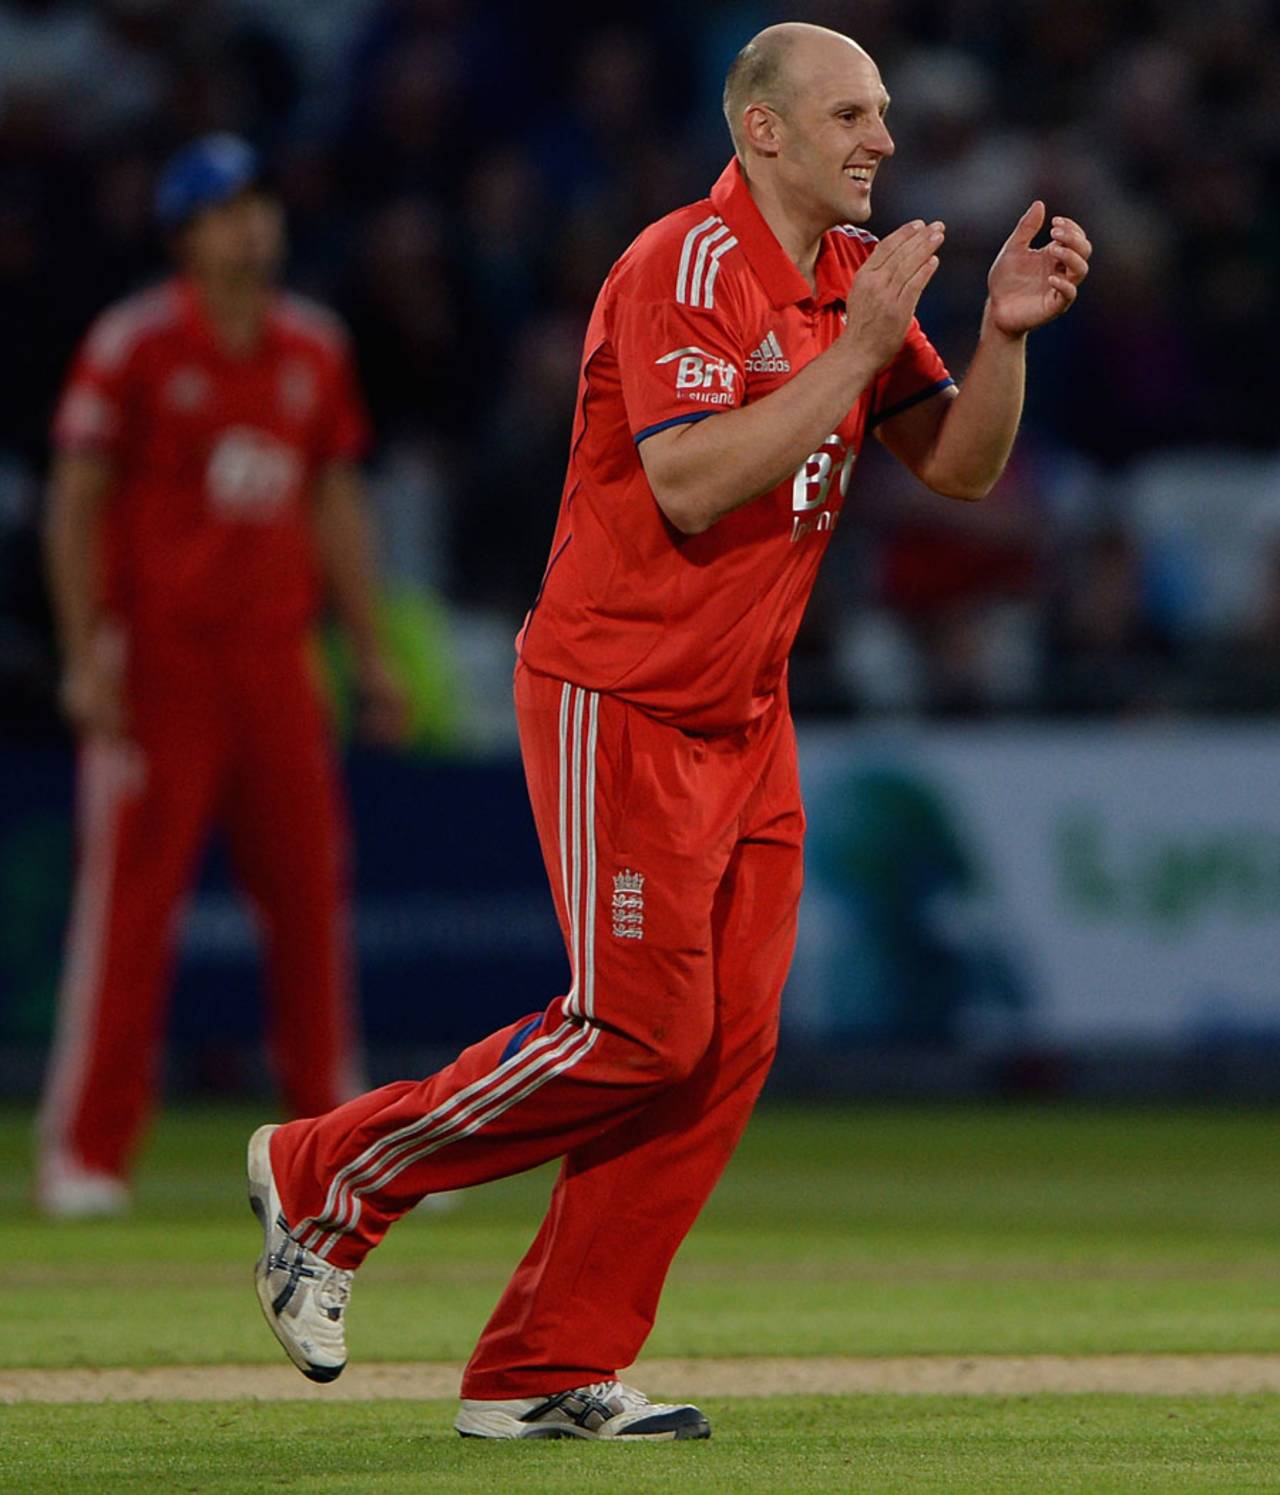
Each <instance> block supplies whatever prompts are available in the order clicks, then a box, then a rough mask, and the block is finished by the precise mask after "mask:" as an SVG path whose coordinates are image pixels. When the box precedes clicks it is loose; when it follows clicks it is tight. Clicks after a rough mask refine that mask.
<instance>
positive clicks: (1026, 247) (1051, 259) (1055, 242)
mask: <svg viewBox="0 0 1280 1495" xmlns="http://www.w3.org/2000/svg"><path fill="white" fill-rule="evenodd" d="M1044 218H1045V206H1044V203H1042V202H1039V201H1037V202H1033V203H1032V204H1031V206H1030V207H1029V208H1028V209H1027V211H1026V212H1025V213H1024V214H1023V215H1022V217H1021V219H1020V220H1019V221H1018V226H1017V227H1016V228H1015V229H1014V231H1013V232H1012V233H1011V234H1010V235H1009V237H1008V239H1007V240H1006V241H1005V245H1004V248H1003V249H1002V250H1001V251H1000V253H999V254H998V255H997V256H996V259H995V263H994V264H993V265H992V266H991V273H990V274H989V275H988V276H987V294H988V297H989V301H988V312H989V315H990V317H991V320H992V321H993V323H994V324H995V326H996V327H997V328H998V329H999V330H1000V331H1001V332H1003V333H1005V334H1006V335H1007V336H1009V337H1021V336H1022V335H1023V333H1027V332H1031V331H1032V330H1033V329H1034V328H1036V327H1043V326H1044V324H1045V323H1046V322H1052V321H1053V319H1054V318H1055V317H1060V316H1061V315H1062V313H1063V312H1064V311H1066V309H1067V308H1068V307H1069V306H1070V305H1071V303H1072V302H1073V301H1074V300H1075V299H1076V291H1077V288H1078V287H1079V285H1080V282H1081V281H1082V280H1083V279H1084V278H1085V276H1086V275H1087V274H1088V273H1089V256H1090V255H1091V254H1092V253H1093V245H1092V244H1090V243H1089V240H1088V238H1087V237H1086V235H1085V231H1084V229H1082V228H1081V227H1080V225H1079V224H1078V223H1076V222H1075V220H1074V219H1072V218H1055V219H1054V220H1053V222H1052V224H1051V225H1050V227H1049V243H1048V244H1045V245H1043V246H1042V247H1041V248H1039V249H1033V248H1032V247H1031V241H1032V239H1034V238H1035V236H1036V235H1037V234H1038V233H1039V232H1040V230H1041V229H1042V228H1043V227H1044Z"/></svg>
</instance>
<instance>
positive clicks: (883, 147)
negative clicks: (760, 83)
mask: <svg viewBox="0 0 1280 1495" xmlns="http://www.w3.org/2000/svg"><path fill="white" fill-rule="evenodd" d="M752 46H753V47H762V49H763V50H764V52H765V55H766V56H767V55H768V49H770V48H776V49H777V53H776V61H775V63H774V66H773V67H772V69H770V70H769V72H767V73H766V77H771V83H770V86H767V87H765V88H763V89H761V90H759V91H758V92H757V96H756V97H755V98H754V99H753V98H746V99H744V100H743V105H744V108H743V112H742V114H741V116H740V118H741V126H740V128H739V129H738V130H735V142H736V143H737V144H738V146H739V152H740V154H743V155H744V156H746V157H754V158H756V163H757V164H758V165H761V166H764V167H765V169H766V170H767V171H768V172H769V175H770V178H771V183H772V186H773V188H774V190H775V191H777V192H778V193H779V195H780V196H781V197H782V198H783V199H784V200H785V201H786V203H787V207H788V210H789V212H790V213H791V214H792V215H794V216H795V217H796V218H797V219H799V220H802V221H804V222H805V223H807V224H809V225H810V226H812V227H813V228H814V229H815V230H816V231H817V232H819V233H820V232H822V231H824V230H825V229H828V228H830V227H832V225H833V224H836V223H865V222H866V220H867V219H868V218H869V217H870V216H871V185H872V182H873V180H874V178H875V175H876V172H877V170H878V169H879V167H880V164H881V162H883V161H884V160H885V159H886V158H887V157H889V156H891V155H892V154H893V137H892V136H891V135H890V134H889V131H888V129H887V128H886V126H885V120H884V115H885V111H886V109H888V107H889V95H888V93H887V92H886V91H885V87H884V84H883V82H881V79H880V70H879V69H878V68H877V67H876V65H875V63H874V62H873V61H872V59H871V58H870V57H869V56H868V55H867V53H866V52H864V51H863V50H862V48H861V47H859V46H858V45H857V44H856V43H854V42H852V41H850V40H849V38H848V37H844V36H840V35H838V34H837V33H835V32H832V31H825V30H823V29H822V28H820V27H815V26H801V25H795V24H793V25H787V26H779V27H772V28H770V30H769V31H766V32H763V33H761V36H760V37H758V38H756V41H755V42H753V43H752Z"/></svg>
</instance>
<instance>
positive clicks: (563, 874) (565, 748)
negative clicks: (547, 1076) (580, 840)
mask: <svg viewBox="0 0 1280 1495" xmlns="http://www.w3.org/2000/svg"><path fill="white" fill-rule="evenodd" d="M572 700H573V686H572V685H570V684H569V682H568V681H567V680H566V681H565V685H564V689H563V690H562V691H561V692H560V761H559V765H558V768H559V800H558V810H559V817H560V891H561V893H562V895H563V897H564V917H565V928H566V929H567V930H571V928H572V925H571V922H570V921H571V919H572V913H571V910H572V907H573V905H572V904H571V903H570V901H569V824H568V821H569V705H570V703H571V702H572ZM569 944H570V951H569V963H570V965H571V966H573V965H576V962H575V960H574V955H573V949H572V945H573V935H572V933H570V935H569ZM577 979H578V974H577V971H576V970H571V971H570V972H569V980H570V983H572V982H574V981H576V980H577ZM569 995H570V997H572V995H573V986H572V984H571V985H570V987H569Z"/></svg>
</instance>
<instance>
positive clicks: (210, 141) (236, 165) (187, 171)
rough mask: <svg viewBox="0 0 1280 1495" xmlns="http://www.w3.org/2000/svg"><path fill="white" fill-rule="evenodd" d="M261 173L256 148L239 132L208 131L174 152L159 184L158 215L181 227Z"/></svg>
mask: <svg viewBox="0 0 1280 1495" xmlns="http://www.w3.org/2000/svg"><path fill="white" fill-rule="evenodd" d="M261 174H262V162H261V160H260V158H259V156H258V153H257V151H255V150H254V148H253V147H252V146H251V145H250V144H249V143H248V142H247V141H244V140H241V139H240V137H239V136H238V135H205V136H202V137H201V139H199V140H196V141H194V142H193V143H192V144H191V145H188V146H184V147H183V149H182V150H180V151H179V152H178V153H177V154H176V155H175V156H171V157H170V158H169V160H168V161H167V162H166V163H165V166H164V169H163V171H161V173H160V180H159V181H158V182H157V184H156V218H157V219H158V220H159V222H160V226H161V228H163V229H166V230H168V231H172V230H174V229H178V228H181V227H182V225H183V224H184V223H186V222H187V220H188V219H189V218H191V217H192V216H193V214H195V213H198V212H199V211H200V209H201V208H208V207H212V206H213V205H214V204H215V203H220V202H226V201H227V199H228V198H231V197H234V196H235V195H236V194H237V193H238V192H243V191H244V190H245V188H246V187H252V186H253V184H254V183H255V182H256V181H257V180H258V178H259V177H260V176H261Z"/></svg>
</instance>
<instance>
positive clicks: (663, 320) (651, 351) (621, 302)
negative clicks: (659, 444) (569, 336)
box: [610, 272, 745, 443]
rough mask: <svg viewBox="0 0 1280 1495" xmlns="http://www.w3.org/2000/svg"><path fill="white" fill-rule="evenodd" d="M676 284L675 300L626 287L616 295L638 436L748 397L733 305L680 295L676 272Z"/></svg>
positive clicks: (614, 332)
mask: <svg viewBox="0 0 1280 1495" xmlns="http://www.w3.org/2000/svg"><path fill="white" fill-rule="evenodd" d="M671 283H672V295H671V299H669V300H659V299H653V297H652V295H650V296H647V297H646V296H645V295H644V294H634V293H629V292H628V291H626V290H623V291H620V292H619V293H618V294H617V296H616V297H615V301H614V306H613V315H612V319H611V325H610V336H611V339H612V342H613V348H614V353H615V354H616V356H617V360H618V373H619V377H620V379H621V381H622V398H623V403H624V404H625V405H626V410H627V424H628V426H629V427H630V430H631V435H632V438H633V440H635V441H636V442H637V443H639V442H641V441H644V440H645V438H646V437H648V436H653V435H656V434H657V432H659V431H665V430H667V429H668V427H670V426H678V425H688V424H691V423H692V422H693V421H699V420H705V419H706V417H707V416H709V415H716V414H718V413H720V412H721V411H724V410H732V409H734V408H735V407H736V406H738V405H741V404H742V399H743V383H744V367H745V359H744V357H743V353H742V339H741V337H740V336H739V335H738V333H737V332H736V330H735V329H734V326H733V325H732V322H733V319H732V313H731V310H730V309H729V308H728V307H725V306H723V305H721V304H717V305H716V306H713V307H702V306H699V307H692V306H687V305H685V304H683V303H681V302H678V301H677V300H676V299H675V283H676V277H675V274H674V272H673V273H672V276H671ZM725 299H727V298H723V297H721V298H720V300H721V301H723V300H725Z"/></svg>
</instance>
